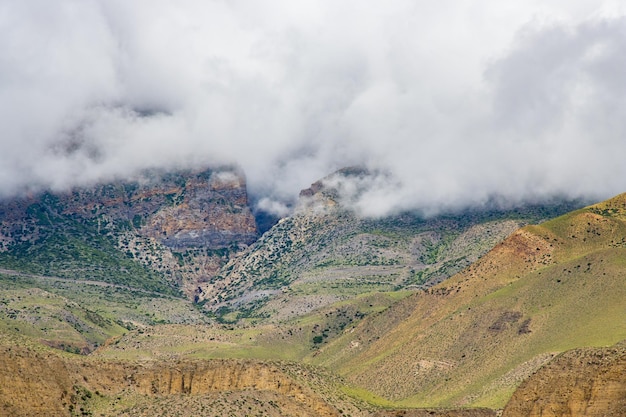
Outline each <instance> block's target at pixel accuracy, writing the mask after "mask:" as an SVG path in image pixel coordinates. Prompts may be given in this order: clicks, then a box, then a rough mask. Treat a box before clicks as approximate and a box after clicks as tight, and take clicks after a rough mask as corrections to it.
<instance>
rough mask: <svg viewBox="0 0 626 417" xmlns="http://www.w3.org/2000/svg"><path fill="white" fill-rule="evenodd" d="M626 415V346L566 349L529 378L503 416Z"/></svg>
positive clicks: (588, 416) (592, 416)
mask: <svg viewBox="0 0 626 417" xmlns="http://www.w3.org/2000/svg"><path fill="white" fill-rule="evenodd" d="M625 415H626V345H622V346H621V347H620V346H616V347H612V348H595V349H592V348H587V349H576V350H572V351H569V352H566V353H564V354H562V355H560V356H558V357H556V358H555V359H554V360H553V361H551V362H550V363H549V364H548V365H546V366H544V367H543V368H541V369H540V370H539V371H537V372H536V373H535V374H534V375H532V376H531V377H530V378H529V379H527V380H526V381H525V382H524V383H523V384H522V385H521V386H520V387H519V388H518V389H517V391H515V393H514V394H513V397H512V398H511V400H510V401H509V402H508V404H507V406H506V408H505V409H504V412H503V414H502V417H557V416H559V417H573V416H577V417H601V416H625Z"/></svg>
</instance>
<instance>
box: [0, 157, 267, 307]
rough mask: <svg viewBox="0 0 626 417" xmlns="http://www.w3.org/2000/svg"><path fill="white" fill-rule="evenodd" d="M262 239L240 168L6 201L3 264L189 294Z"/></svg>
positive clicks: (0, 237)
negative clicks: (235, 254) (232, 257)
mask: <svg viewBox="0 0 626 417" xmlns="http://www.w3.org/2000/svg"><path fill="white" fill-rule="evenodd" d="M256 238H257V230H256V225H255V221H254V217H253V215H252V213H251V210H250V208H249V207H248V199H247V191H246V183H245V178H244V176H243V174H242V173H241V172H240V171H238V170H236V169H232V168H218V169H209V170H203V171H177V172H156V171H154V172H146V173H144V175H142V176H140V177H138V178H136V179H134V180H132V181H126V182H121V181H118V182H113V183H108V184H98V185H95V186H93V187H86V188H77V189H74V190H71V191H69V192H59V193H52V192H44V193H41V194H36V195H28V196H24V197H21V198H14V199H10V200H5V201H1V202H0V267H2V268H5V269H9V270H17V271H21V272H29V273H36V274H40V275H53V276H57V277H63V278H72V279H81V280H92V281H105V282H109V283H113V284H120V285H127V286H132V287H135V288H139V289H146V290H152V291H160V292H166V293H167V292H169V293H170V294H175V293H177V292H178V291H179V290H182V291H183V292H184V293H185V294H186V295H187V296H189V297H193V295H194V291H195V289H196V288H197V284H198V283H199V282H202V281H203V280H206V279H208V278H209V277H210V276H212V275H213V274H214V273H215V272H216V271H217V270H218V269H219V268H220V267H221V266H222V264H224V263H225V262H226V261H227V260H228V259H229V257H230V255H231V252H233V251H235V252H236V251H237V250H239V245H247V244H249V243H251V242H253V241H254V240H256Z"/></svg>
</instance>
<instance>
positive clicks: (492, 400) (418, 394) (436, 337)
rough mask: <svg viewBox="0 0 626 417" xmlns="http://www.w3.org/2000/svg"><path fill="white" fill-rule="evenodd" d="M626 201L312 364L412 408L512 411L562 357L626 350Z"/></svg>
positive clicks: (556, 232) (533, 242)
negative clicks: (530, 380) (575, 351)
mask: <svg viewBox="0 0 626 417" xmlns="http://www.w3.org/2000/svg"><path fill="white" fill-rule="evenodd" d="M625 267H626V194H624V195H620V196H618V197H615V198H614V199H611V200H608V201H606V202H604V203H600V204H597V205H594V206H590V207H588V208H585V209H582V210H578V211H575V212H572V213H570V214H567V215H564V216H561V217H559V218H556V219H554V220H551V221H548V222H545V223H543V224H541V225H539V226H528V227H526V228H524V229H521V230H519V231H517V232H516V233H514V234H513V235H511V236H510V237H509V238H508V239H507V240H505V241H504V242H503V243H501V244H499V245H498V246H496V247H495V248H494V249H493V250H492V251H491V252H489V253H488V254H487V255H486V256H484V257H483V258H481V260H480V261H478V262H477V263H475V264H474V265H472V266H471V267H470V268H468V269H466V270H465V271H463V272H462V273H460V274H458V275H456V276H454V277H452V278H450V279H449V280H446V281H444V282H443V283H441V284H439V285H438V286H435V287H433V288H431V289H429V290H426V291H425V292H421V293H417V294H415V295H414V296H412V297H409V298H406V299H405V300H403V301H402V302H400V303H398V304H396V305H394V306H393V307H391V308H390V309H388V310H386V311H384V312H382V313H380V314H378V315H376V316H373V317H370V318H368V319H366V320H364V322H363V323H361V324H360V325H359V326H358V327H357V328H356V329H354V331H350V332H346V333H344V334H343V335H342V336H341V337H340V338H338V339H337V340H335V341H334V342H331V343H330V344H329V345H328V346H326V347H325V349H323V350H322V351H321V352H319V353H317V354H316V355H315V356H311V357H310V359H309V360H310V361H311V362H312V363H315V364H322V365H325V366H328V367H331V368H333V369H338V370H339V372H340V373H341V374H342V375H344V376H346V377H348V379H349V380H350V381H352V382H353V383H354V384H356V385H358V386H362V387H364V388H366V389H369V390H371V391H372V392H374V393H376V394H377V395H380V396H382V397H384V398H387V399H389V400H392V401H394V402H395V403H396V404H398V405H404V406H466V405H468V406H488V407H494V408H498V407H502V406H503V405H504V404H505V403H506V401H507V400H508V398H509V397H510V395H511V394H512V392H513V390H514V389H515V387H516V386H517V385H518V384H519V383H520V382H521V381H522V380H523V379H525V378H526V377H528V376H529V375H530V374H531V373H532V372H533V371H535V370H536V369H537V368H538V367H539V366H541V365H542V364H543V363H545V362H546V361H548V360H549V359H550V358H551V357H552V356H553V355H555V354H557V353H559V352H562V351H565V350H568V349H572V348H576V347H581V346H608V345H612V344H614V343H616V342H618V341H620V340H623V339H625V338H626V303H624V300H626V285H625V284H626V268H625Z"/></svg>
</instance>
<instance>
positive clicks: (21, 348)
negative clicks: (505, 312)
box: [0, 335, 495, 417]
mask: <svg viewBox="0 0 626 417" xmlns="http://www.w3.org/2000/svg"><path fill="white" fill-rule="evenodd" d="M0 414H1V415H9V416H12V417H33V416H42V417H43V416H46V417H74V416H107V417H116V416H119V417H121V416H126V417H128V416H145V417H148V416H149V417H154V416H174V415H175V416H180V417H191V416H198V415H219V416H226V415H228V416H233V417H239V416H241V417H244V416H250V415H263V416H268V417H281V416H283V417H288V416H291V417H300V416H310V417H318V416H326V417H339V416H342V415H345V416H353V417H359V416H361V417H387V416H389V417H392V416H398V415H404V416H407V417H408V416H414V417H424V416H429V417H494V416H495V413H494V412H493V411H491V410H413V411H411V410H406V411H404V410H397V411H393V410H379V409H376V408H375V407H372V406H370V405H368V404H365V403H363V402H359V401H355V400H354V399H352V398H350V397H349V396H347V395H346V394H345V393H343V392H342V391H341V381H340V380H339V379H338V378H336V377H334V376H332V375H330V374H328V373H327V372H325V371H324V370H322V369H318V368H314V367H311V366H305V365H299V364H294V363H286V362H260V361H255V360H233V359H229V360H204V361H202V360H193V359H186V360H176V361H128V360H127V361H119V360H108V361H107V360H101V359H99V358H84V357H78V356H74V355H68V354H58V353H55V352H52V351H50V350H48V349H46V348H43V347H41V346H39V347H38V346H29V344H28V342H27V341H25V340H20V339H16V338H8V337H6V336H2V335H0Z"/></svg>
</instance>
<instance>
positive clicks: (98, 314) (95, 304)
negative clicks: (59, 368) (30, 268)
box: [0, 274, 205, 352]
mask: <svg viewBox="0 0 626 417" xmlns="http://www.w3.org/2000/svg"><path fill="white" fill-rule="evenodd" d="M203 322H205V317H204V316H203V315H202V314H201V313H200V312H198V310H197V309H196V308H195V307H194V306H193V305H192V304H191V303H190V302H189V301H188V300H184V299H181V298H176V297H172V296H166V295H163V294H159V293H153V292H148V291H142V290H136V289H130V288H126V287H120V286H114V285H111V284H107V283H96V282H80V281H72V280H68V279H60V278H54V277H39V276H27V275H7V274H0V333H3V334H11V333H14V334H21V335H25V336H28V337H30V338H32V339H34V340H37V341H40V342H42V343H44V344H48V345H50V346H54V347H57V348H61V349H65V350H68V351H71V352H79V351H80V352H88V351H90V350H91V349H93V348H95V347H97V346H99V345H102V344H103V343H104V342H105V341H106V340H107V339H109V338H110V337H116V336H120V335H122V334H124V333H126V332H128V331H129V330H131V329H136V328H145V327H147V326H152V325H155V324H161V323H163V324H165V323H203Z"/></svg>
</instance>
